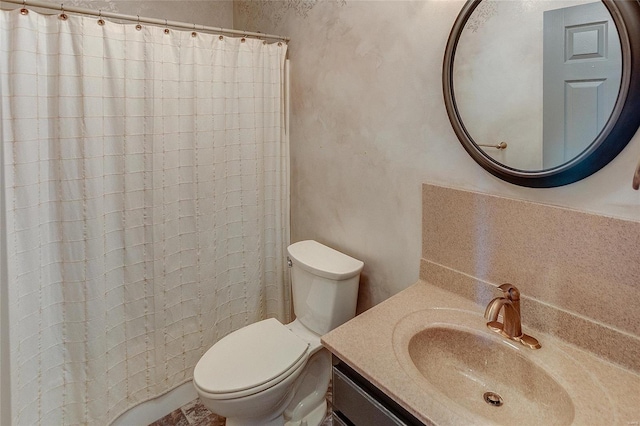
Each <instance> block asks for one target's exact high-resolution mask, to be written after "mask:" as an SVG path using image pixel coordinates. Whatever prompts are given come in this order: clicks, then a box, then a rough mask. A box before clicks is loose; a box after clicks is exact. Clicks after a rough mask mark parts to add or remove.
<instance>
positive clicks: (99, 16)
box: [98, 10, 104, 26]
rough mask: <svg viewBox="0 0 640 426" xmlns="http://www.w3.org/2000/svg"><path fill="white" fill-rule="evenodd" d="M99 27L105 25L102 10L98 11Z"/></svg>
mask: <svg viewBox="0 0 640 426" xmlns="http://www.w3.org/2000/svg"><path fill="white" fill-rule="evenodd" d="M98 25H100V26H103V25H104V19H102V10H99V11H98Z"/></svg>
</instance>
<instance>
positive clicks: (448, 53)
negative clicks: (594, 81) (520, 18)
mask: <svg viewBox="0 0 640 426" xmlns="http://www.w3.org/2000/svg"><path fill="white" fill-rule="evenodd" d="M481 1H482V0H468V1H467V3H466V4H465V5H464V7H463V8H462V11H461V12H460V14H459V15H458V18H457V19H456V21H455V23H454V25H453V29H452V30H451V34H450V35H449V40H448V41H447V47H446V50H445V54H444V64H443V69H442V83H443V91H444V103H445V106H446V108H447V114H448V115H449V120H450V121H451V125H452V126H453V130H454V131H455V133H456V135H457V136H458V139H459V140H460V142H461V143H462V146H463V147H464V149H466V150H467V152H468V153H469V155H471V157H472V158H473V159H474V160H475V161H476V162H477V163H478V164H480V165H481V166H482V167H483V168H484V169H485V170H487V171H488V172H489V173H491V174H493V175H494V176H497V177H498V178H500V179H503V180H505V181H507V182H510V183H513V184H516V185H520V186H528V187H532V188H551V187H555V186H562V185H566V184H569V183H573V182H576V181H578V180H580V179H584V178H585V177H587V176H589V175H591V174H593V173H595V172H597V171H598V170H600V169H601V168H603V167H604V166H605V165H607V164H608V163H609V162H610V161H611V160H613V159H614V158H615V157H616V156H617V155H618V154H619V153H620V152H621V151H622V149H623V148H624V147H625V146H626V145H627V144H628V143H629V141H630V140H631V139H632V138H633V136H634V135H635V133H636V131H637V129H638V127H639V126H640V0H602V2H603V3H604V5H605V6H606V8H607V9H608V10H609V13H610V14H611V16H612V18H613V21H614V23H615V24H616V27H617V30H618V35H619V36H620V46H621V48H622V78H621V83H620V92H619V94H618V99H617V101H616V103H615V106H614V108H613V112H612V113H611V117H609V120H608V121H607V123H606V124H605V126H604V128H603V129H602V131H601V132H600V134H599V135H598V137H597V138H596V139H595V140H594V141H593V142H592V143H591V145H589V147H587V149H585V150H584V151H583V152H582V153H581V154H580V155H579V156H577V157H576V158H574V159H573V160H571V161H569V162H566V163H564V164H561V165H560V166H557V167H554V168H551V169H545V170H536V171H526V170H518V169H514V168H511V167H509V166H506V165H504V164H502V163H500V162H498V161H496V160H494V159H493V158H491V157H490V156H488V155H487V154H486V153H485V152H484V151H483V150H482V149H480V148H479V147H478V145H476V143H475V142H474V140H473V138H472V137H471V135H470V134H469V133H468V131H467V129H466V128H465V126H464V123H463V122H462V119H461V118H460V114H459V112H458V108H457V105H456V99H455V92H454V87H453V62H454V58H455V54H456V48H457V45H458V41H459V39H460V35H461V34H462V30H463V29H464V26H465V24H466V23H467V20H468V19H469V17H470V16H471V14H472V13H473V11H474V10H475V9H476V7H477V6H478V5H479V4H480V2H481Z"/></svg>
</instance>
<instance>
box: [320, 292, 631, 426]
mask: <svg viewBox="0 0 640 426" xmlns="http://www.w3.org/2000/svg"><path fill="white" fill-rule="evenodd" d="M430 309H432V310H433V309H446V310H448V311H450V312H455V310H461V311H465V312H467V313H473V315H476V314H477V315H482V313H483V311H484V306H480V305H477V304H475V303H474V302H472V301H471V300H468V299H465V298H463V297H461V296H458V295H456V294H454V293H451V292H448V291H446V290H443V289H442V288H440V287H436V286H433V285H431V284H429V283H428V282H426V281H418V282H417V283H415V284H414V285H412V286H411V287H409V288H407V289H406V290H404V291H402V292H400V293H398V294H396V295H395V296H393V297H391V298H389V299H387V300H386V301H384V302H382V303H380V304H379V305H377V306H375V307H373V308H371V309H370V310H368V311H366V312H364V313H363V314H361V315H359V316H357V317H356V318H354V319H352V320H351V321H349V322H347V323H345V324H343V325H342V326H340V327H338V328H336V329H335V330H333V331H331V332H329V333H328V334H326V335H324V336H323V337H322V343H323V344H324V346H325V347H327V348H328V349H329V350H330V351H331V352H332V353H334V354H335V355H336V356H338V357H339V358H340V359H341V360H342V361H344V362H346V363H347V364H348V365H350V366H351V367H352V368H353V369H354V370H356V371H357V372H358V373H360V374H361V375H362V376H363V377H365V378H366V379H367V380H369V381H370V382H371V383H373V384H374V385H375V386H377V387H378V388H379V389H380V390H382V391H383V392H384V393H385V394H387V395H388V396H390V397H391V398H393V399H394V400H395V401H396V402H398V403H399V404H400V405H401V406H402V407H404V408H405V409H406V410H407V411H409V412H410V413H412V414H413V415H415V416H416V417H417V418H418V419H420V420H421V421H423V422H424V423H426V424H435V425H458V424H460V425H468V424H487V423H491V424H493V423H495V422H491V421H488V420H487V419H486V418H484V417H480V416H478V415H475V414H473V413H470V412H469V411H466V410H465V409H464V408H462V407H460V406H459V405H458V404H456V403H455V402H454V401H453V400H452V399H449V398H447V397H445V396H444V395H442V394H434V391H433V389H429V388H428V386H425V379H424V378H423V377H418V376H420V374H419V373H417V370H415V371H413V370H412V369H411V368H413V367H411V368H409V367H407V361H406V360H407V357H406V356H403V355H402V350H401V348H398V347H397V346H398V344H397V342H398V334H401V333H399V331H398V329H399V328H403V327H404V329H406V328H407V327H406V324H407V323H408V322H411V321H412V320H411V318H417V317H419V316H420V314H419V313H418V312H420V311H425V310H430ZM522 309H526V306H525V305H523V307H522ZM416 313H418V314H416ZM411 314H413V315H411ZM478 320H479V321H482V318H480V317H478ZM414 322H415V321H414ZM400 323H402V324H405V325H403V326H402V327H399V326H398V327H397V325H398V324H400ZM482 326H484V324H482ZM414 327H418V325H415V326H414ZM484 331H486V333H489V334H493V333H491V332H490V331H489V330H487V329H486V328H484ZM484 331H483V332H484ZM523 331H524V332H525V333H528V334H531V335H533V336H534V337H536V338H537V339H538V340H539V341H540V343H541V344H542V346H543V348H542V349H540V350H539V352H538V353H536V354H535V355H534V356H533V357H534V358H535V359H537V360H538V361H539V362H538V361H537V362H538V363H539V364H542V365H544V366H545V368H546V371H547V372H548V373H549V374H550V375H551V376H552V377H553V378H554V379H556V381H557V382H558V383H560V384H561V385H562V386H563V387H564V388H565V390H566V391H567V392H568V394H569V395H570V397H571V399H572V402H573V405H574V408H575V410H574V417H573V420H572V421H573V423H572V424H576V425H584V424H607V425H614V424H616V425H625V426H629V425H640V375H638V374H637V373H635V372H633V371H630V370H627V369H624V368H622V367H620V366H618V365H615V364H612V363H610V362H608V361H605V360H602V359H601V358H598V357H596V356H595V355H593V354H591V353H590V352H587V351H585V350H582V349H579V348H577V347H575V346H572V345H570V344H567V343H565V342H564V341H562V340H559V339H558V338H556V337H553V336H550V335H547V334H544V333H540V332H537V331H535V330H530V329H528V328H527V327H526V324H525V325H523ZM404 332H405V333H406V331H404ZM394 333H395V336H394ZM496 336H497V335H496ZM394 339H395V341H396V344H395V345H394ZM522 348H523V349H522V350H523V351H530V350H532V349H528V348H524V347H522ZM516 350H517V349H516ZM539 420H540V419H539ZM533 424H535V423H533Z"/></svg>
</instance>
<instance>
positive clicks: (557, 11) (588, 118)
mask: <svg viewBox="0 0 640 426" xmlns="http://www.w3.org/2000/svg"><path fill="white" fill-rule="evenodd" d="M443 83H444V96H445V104H446V107H447V112H448V114H449V118H450V120H451V123H452V125H453V128H454V130H455V132H456V135H457V136H458V138H459V139H460V141H461V143H462V145H463V146H464V148H465V149H466V150H467V151H468V152H469V154H471V156H472V157H473V158H474V159H475V160H476V161H477V162H478V163H479V164H480V165H481V166H483V167H484V168H485V169H486V170H488V171H489V172H491V173H492V174H494V175H495V176H498V177H500V178H502V179H504V180H507V181H509V182H511V183H514V184H518V185H523V186H531V187H553V186H560V185H565V184H567V183H571V182H575V181H577V180H579V179H582V178H584V177H586V176H589V175H590V174H592V173H594V172H596V171H597V170H599V169H600V168H602V167H604V165H606V164H607V163H608V162H609V161H611V160H612V159H613V158H614V157H615V156H616V155H617V154H618V153H619V152H620V151H621V150H622V149H623V148H624V146H625V145H626V144H627V143H628V142H629V140H631V138H632V137H633V135H634V134H635V132H636V130H637V129H638V126H639V125H640V114H639V113H638V109H639V108H640V3H638V2H637V1H604V2H598V1H596V2H594V1H592V0H591V1H589V0H586V1H585V0H574V1H560V0H550V1H545V0H529V1H518V0H512V1H504V0H471V1H468V2H467V3H466V4H465V6H464V7H463V10H462V12H461V13H460V15H459V16H458V19H457V20H456V22H455V24H454V27H453V30H452V32H451V35H450V37H449V41H448V44H447V49H446V52H445V60H444V69H443ZM634 109H635V110H634Z"/></svg>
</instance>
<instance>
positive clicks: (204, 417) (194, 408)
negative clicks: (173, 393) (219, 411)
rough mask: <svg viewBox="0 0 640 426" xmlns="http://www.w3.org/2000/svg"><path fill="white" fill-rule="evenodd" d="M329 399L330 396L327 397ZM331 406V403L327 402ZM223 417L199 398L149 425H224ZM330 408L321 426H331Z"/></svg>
mask: <svg viewBox="0 0 640 426" xmlns="http://www.w3.org/2000/svg"><path fill="white" fill-rule="evenodd" d="M328 401H331V398H329V399H328ZM329 407H331V404H329ZM225 424H226V420H225V418H224V417H221V416H218V415H216V414H213V413H212V412H211V411H209V410H207V409H206V408H205V407H204V405H202V403H201V402H200V400H199V399H195V400H193V401H191V402H190V403H188V404H186V405H183V406H182V407H180V408H178V409H177V410H175V411H173V412H172V413H170V414H167V415H166V416H164V417H163V418H161V419H159V420H156V421H155V422H153V423H151V424H150V425H149V426H225ZM332 425H333V422H332V421H331V409H329V412H328V413H327V416H326V417H325V419H324V421H323V422H322V425H321V426H332Z"/></svg>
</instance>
